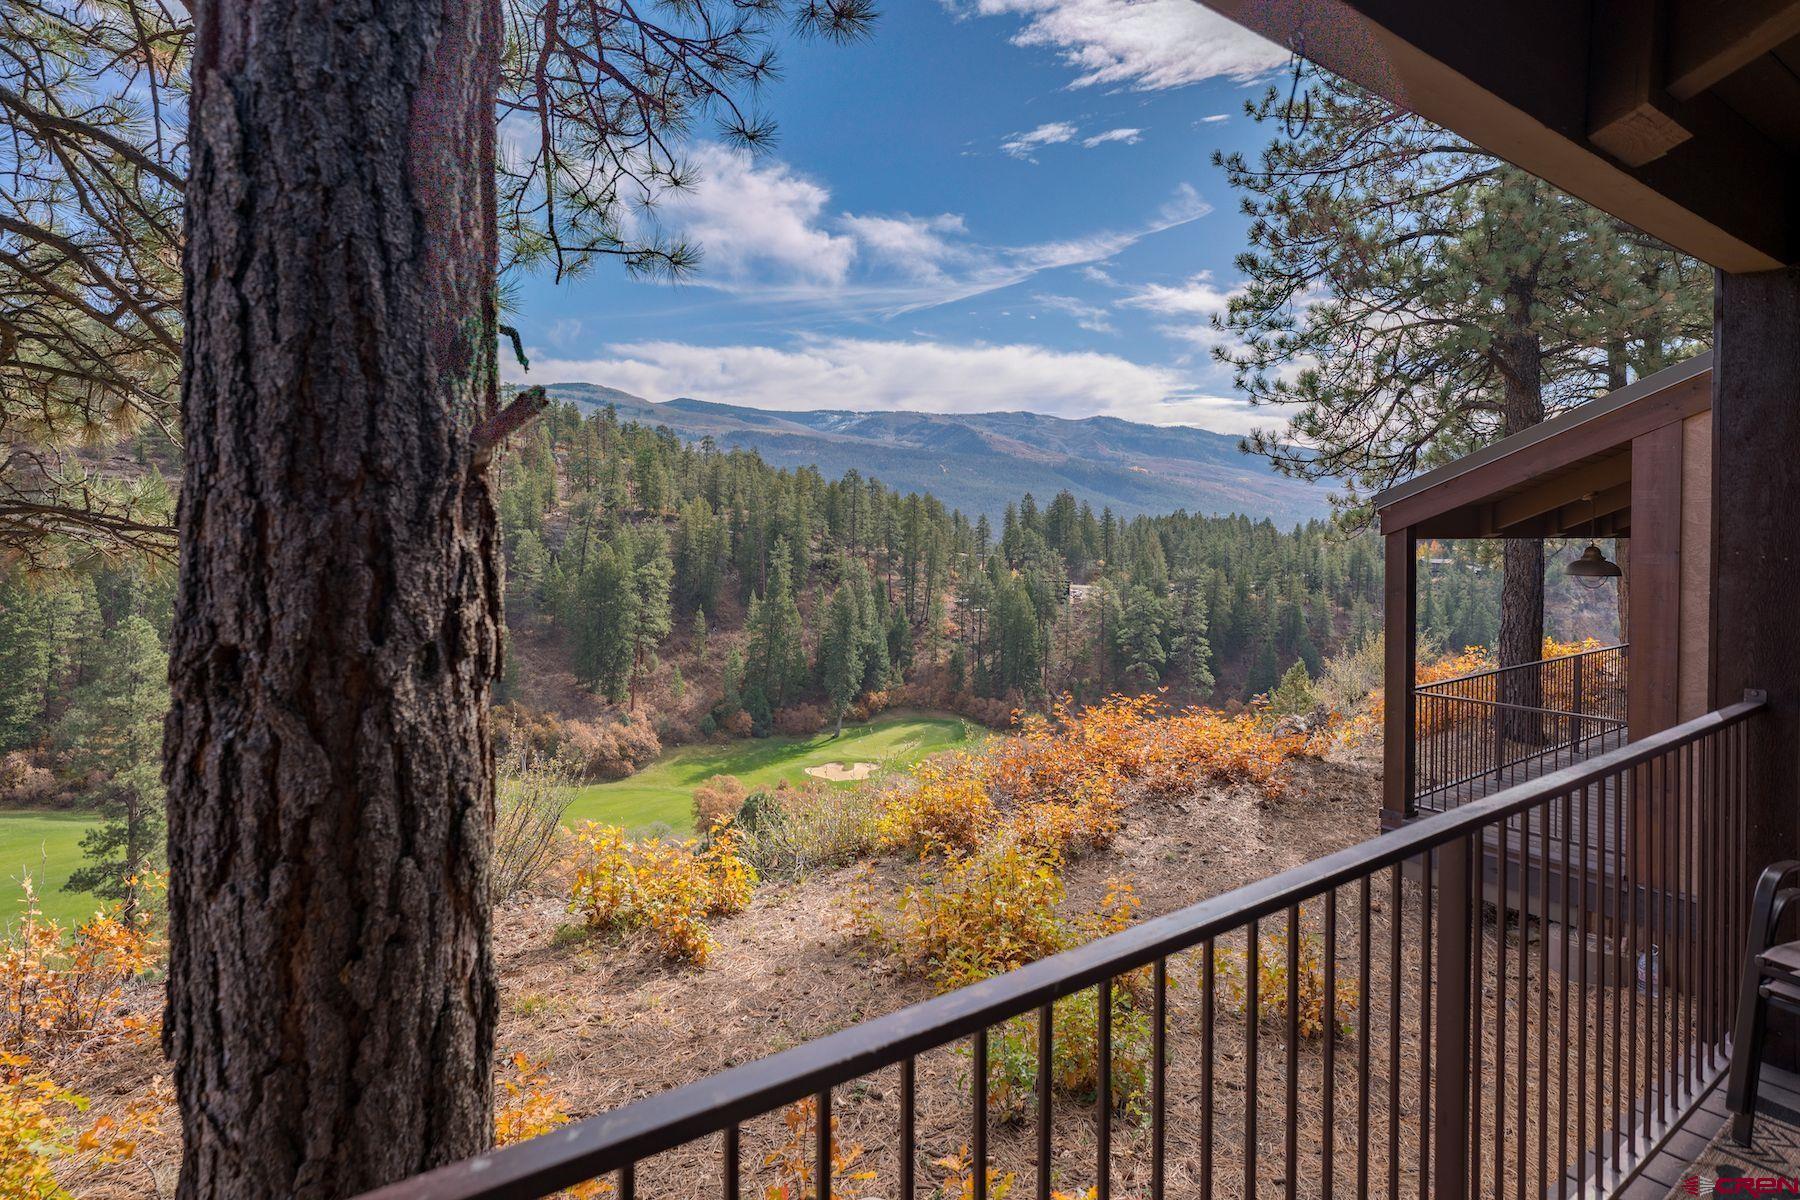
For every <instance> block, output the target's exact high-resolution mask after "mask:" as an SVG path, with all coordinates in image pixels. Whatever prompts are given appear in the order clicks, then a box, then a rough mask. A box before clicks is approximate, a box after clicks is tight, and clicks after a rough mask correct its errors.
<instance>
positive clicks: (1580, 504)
mask: <svg viewBox="0 0 1800 1200" xmlns="http://www.w3.org/2000/svg"><path fill="white" fill-rule="evenodd" d="M1630 511H1631V480H1629V479H1627V480H1626V481H1625V482H1624V483H1620V484H1615V485H1614V486H1612V487H1610V488H1607V489H1606V490H1605V491H1603V492H1596V493H1595V494H1594V498H1593V499H1592V500H1576V501H1574V502H1573V503H1570V504H1565V505H1563V506H1562V507H1561V508H1559V509H1557V510H1556V512H1554V513H1552V514H1551V515H1550V525H1549V528H1550V529H1551V530H1552V531H1553V532H1551V533H1550V534H1548V535H1547V536H1549V537H1572V536H1574V535H1576V534H1580V535H1581V536H1583V537H1586V536H1588V528H1589V527H1590V526H1592V527H1593V531H1594V532H1593V536H1594V537H1597V538H1602V537H1611V536H1613V534H1612V532H1611V531H1612V530H1615V529H1617V528H1618V522H1617V521H1616V520H1614V518H1615V517H1617V516H1618V515H1619V514H1620V513H1623V512H1630Z"/></svg>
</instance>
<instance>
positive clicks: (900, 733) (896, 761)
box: [564, 712, 986, 832]
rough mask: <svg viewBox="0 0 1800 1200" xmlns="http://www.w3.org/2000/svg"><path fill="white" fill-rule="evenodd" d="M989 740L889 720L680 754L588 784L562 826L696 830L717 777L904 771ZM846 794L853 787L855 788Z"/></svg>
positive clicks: (907, 716)
mask: <svg viewBox="0 0 1800 1200" xmlns="http://www.w3.org/2000/svg"><path fill="white" fill-rule="evenodd" d="M985 736H986V734H985V733H984V732H983V731H982V730H981V729H980V727H979V726H976V725H974V724H972V723H970V722H968V721H965V720H963V719H962V718H960V717H946V716H940V715H935V714H929V713H918V712H894V713H884V714H883V715H881V716H879V717H876V718H875V719H874V720H872V721H869V722H867V723H866V724H862V725H846V726H844V733H843V736H842V737H836V738H834V737H832V735H831V731H830V730H826V731H825V732H823V733H818V734H814V735H813V736H812V737H768V738H750V739H744V740H739V741H731V742H720V743H710V742H709V743H706V744H703V745H698V746H678V747H676V748H675V749H674V750H671V751H669V752H668V753H667V754H665V755H663V756H662V757H661V758H659V759H657V760H656V761H655V762H653V763H651V764H650V765H649V766H647V767H645V768H644V769H643V770H641V771H639V772H638V773H637V774H636V775H632V776H630V777H628V778H625V779H619V780H615V781H613V782H610V783H596V784H590V785H589V786H587V787H584V788H582V789H580V790H579V791H578V792H576V794H575V802H574V803H573V804H571V805H570V806H569V811H568V814H567V816H566V817H565V818H564V820H565V821H567V822H568V824H570V825H575V824H577V823H579V822H582V821H603V822H605V823H607V824H609V825H622V826H624V827H625V828H627V829H642V828H644V827H645V826H647V825H654V824H655V823H657V822H658V821H661V822H664V823H666V824H668V825H669V826H670V827H671V828H673V829H675V830H676V831H678V832H686V831H688V830H691V829H692V828H693V824H694V814H693V808H692V804H693V798H694V789H695V788H697V787H699V786H700V785H701V784H702V783H704V782H706V780H708V779H710V778H711V777H712V776H714V775H735V776H737V778H738V779H740V780H742V781H743V783H744V786H745V787H748V788H752V789H755V788H766V787H772V786H774V785H775V784H776V783H779V782H781V781H782V780H786V781H787V782H789V783H795V784H797V783H802V782H805V781H806V780H807V775H806V768H808V767H819V766H824V765H825V764H827V763H845V764H854V763H875V764H877V765H878V766H881V767H907V766H911V765H912V764H913V763H916V762H918V761H919V760H920V759H922V758H925V757H926V756H928V755H931V754H936V753H937V752H938V751H940V750H951V749H954V748H956V747H958V746H963V745H973V744H974V743H975V742H977V741H979V740H980V739H982V738H983V737H985ZM841 786H844V787H849V786H851V785H850V784H843V785H841Z"/></svg>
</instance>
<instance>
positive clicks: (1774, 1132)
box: [1618, 1067, 1800, 1200]
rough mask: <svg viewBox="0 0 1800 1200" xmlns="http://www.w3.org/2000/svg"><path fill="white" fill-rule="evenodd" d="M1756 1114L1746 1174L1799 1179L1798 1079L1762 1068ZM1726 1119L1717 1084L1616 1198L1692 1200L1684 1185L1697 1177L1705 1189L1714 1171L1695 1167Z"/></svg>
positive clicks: (1721, 1088)
mask: <svg viewBox="0 0 1800 1200" xmlns="http://www.w3.org/2000/svg"><path fill="white" fill-rule="evenodd" d="M1756 1111H1757V1124H1756V1133H1755V1137H1754V1139H1753V1143H1752V1151H1751V1154H1750V1155H1749V1156H1748V1158H1747V1160H1746V1162H1747V1164H1753V1167H1752V1166H1750V1165H1747V1166H1746V1173H1753V1174H1755V1175H1758V1176H1766V1175H1767V1173H1768V1172H1769V1171H1771V1170H1773V1171H1775V1172H1777V1173H1779V1174H1784V1175H1787V1176H1789V1177H1793V1178H1800V1075H1795V1074H1793V1073H1792V1072H1790V1071H1782V1070H1778V1069H1776V1068H1774V1067H1764V1068H1763V1082H1762V1086H1761V1087H1760V1088H1759V1089H1758V1092H1757V1105H1756ZM1726 1115H1727V1114H1726V1112H1725V1084H1724V1082H1723V1080H1721V1081H1720V1082H1719V1083H1718V1084H1716V1085H1715V1086H1714V1087H1713V1088H1712V1089H1711V1090H1710V1091H1708V1092H1707V1094H1706V1095H1705V1097H1704V1098H1703V1099H1702V1100H1701V1102H1700V1104H1699V1106H1698V1107H1696V1108H1695V1109H1694V1110H1693V1111H1692V1112H1691V1113H1689V1114H1688V1117H1687V1119H1686V1120H1685V1121H1683V1122H1682V1123H1681V1125H1680V1126H1679V1127H1678V1128H1677V1129H1676V1131H1675V1132H1674V1133H1673V1134H1671V1135H1670V1137H1669V1138H1668V1140H1667V1141H1665V1142H1664V1143H1663V1145H1662V1147H1661V1149H1659V1150H1658V1151H1657V1152H1656V1154H1654V1155H1653V1156H1651V1158H1650V1160H1649V1161H1648V1162H1646V1163H1645V1164H1644V1166H1643V1168H1642V1169H1641V1170H1640V1171H1639V1172H1638V1173H1637V1176H1636V1177H1635V1178H1634V1179H1632V1180H1631V1181H1630V1182H1628V1183H1627V1184H1626V1185H1625V1187H1624V1189H1623V1190H1622V1191H1620V1192H1619V1193H1618V1195H1619V1196H1620V1197H1621V1200H1663V1198H1664V1197H1666V1196H1671V1195H1674V1196H1683V1195H1691V1194H1693V1193H1690V1192H1688V1191H1687V1190H1686V1188H1685V1186H1684V1185H1685V1183H1686V1181H1687V1180H1688V1179H1689V1178H1691V1177H1694V1176H1695V1175H1696V1174H1697V1173H1698V1174H1700V1176H1701V1178H1703V1179H1705V1180H1706V1182H1707V1184H1708V1185H1710V1183H1711V1175H1712V1174H1713V1171H1712V1170H1711V1169H1708V1170H1706V1171H1704V1172H1701V1170H1700V1168H1698V1167H1697V1166H1696V1163H1697V1162H1698V1161H1699V1160H1700V1159H1701V1158H1702V1156H1704V1155H1705V1153H1706V1149H1707V1147H1708V1146H1709V1145H1711V1144H1712V1141H1713V1139H1714V1138H1715V1137H1717V1136H1718V1135H1719V1133H1720V1132H1721V1131H1722V1130H1723V1129H1724V1127H1725V1121H1726ZM1708 1190H1710V1188H1709V1189H1708ZM1782 1194H1787V1193H1782Z"/></svg>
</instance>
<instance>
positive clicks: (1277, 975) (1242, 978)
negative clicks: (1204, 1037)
mask: <svg viewBox="0 0 1800 1200" xmlns="http://www.w3.org/2000/svg"><path fill="white" fill-rule="evenodd" d="M1295 961H1296V966H1297V968H1298V970H1297V974H1296V979H1297V981H1298V982H1297V988H1296V996H1297V998H1298V1001H1299V1003H1298V1006H1297V1008H1296V1012H1297V1014H1298V1021H1297V1026H1298V1028H1299V1030H1300V1036H1301V1037H1302V1038H1305V1039H1306V1040H1308V1041H1316V1040H1317V1039H1319V1038H1322V1037H1324V1036H1325V1028H1326V1025H1327V1023H1328V1022H1332V1021H1335V1022H1336V1023H1337V1029H1338V1032H1339V1033H1340V1034H1342V1035H1348V1034H1349V1033H1350V1032H1351V1020H1350V1017H1351V1014H1352V1013H1354V1012H1355V1011H1356V1005H1357V1001H1358V999H1359V996H1358V991H1357V986H1356V983H1355V981H1354V980H1350V979H1346V978H1345V977H1344V974H1343V972H1341V971H1340V972H1339V973H1338V976H1337V978H1336V980H1335V981H1334V982H1335V984H1336V987H1335V990H1336V993H1337V995H1336V997H1335V1000H1332V999H1329V998H1328V996H1327V991H1326V987H1325V939H1324V938H1322V937H1320V936H1319V935H1318V934H1316V933H1312V932H1310V931H1308V930H1306V929H1305V928H1304V926H1303V927H1302V929H1301V931H1300V941H1299V944H1298V947H1297V953H1296V956H1295ZM1213 962H1214V970H1215V972H1216V976H1217V980H1218V982H1219V984H1221V985H1222V986H1223V987H1224V990H1225V997H1226V1002H1227V1005H1228V1006H1229V1007H1230V1008H1231V1009H1233V1010H1234V1011H1236V1012H1237V1013H1238V1014H1239V1015H1242V1014H1243V1013H1244V1010H1245V1008H1246V1007H1247V1006H1248V1005H1249V985H1248V973H1249V969H1250V963H1249V954H1248V952H1247V951H1245V950H1241V949H1238V948H1237V947H1234V946H1218V947H1215V948H1214V951H1213ZM1287 993H1288V932H1287V929H1286V928H1285V927H1284V928H1281V929H1278V930H1276V931H1275V932H1273V933H1270V934H1265V935H1263V936H1262V937H1261V938H1260V939H1259V940H1258V942H1257V954H1256V1008H1257V1014H1256V1019H1257V1023H1258V1024H1260V1025H1270V1026H1281V1027H1285V1026H1286V1024H1287V1017H1288V994H1287Z"/></svg>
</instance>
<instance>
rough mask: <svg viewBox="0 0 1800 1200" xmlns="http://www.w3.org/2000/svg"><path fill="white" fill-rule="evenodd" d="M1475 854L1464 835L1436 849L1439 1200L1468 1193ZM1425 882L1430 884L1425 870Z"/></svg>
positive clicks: (1434, 1040)
mask: <svg viewBox="0 0 1800 1200" xmlns="http://www.w3.org/2000/svg"><path fill="white" fill-rule="evenodd" d="M1474 856H1475V843H1474V839H1473V838H1469V837H1460V838H1457V839H1456V840H1455V841H1453V842H1450V843H1448V844H1446V845H1444V846H1442V847H1440V848H1439V849H1438V850H1437V851H1436V854H1435V857H1436V858H1437V905H1438V918H1437V919H1438V925H1437V937H1436V939H1435V940H1436V951H1437V963H1436V967H1437V997H1436V999H1437V1003H1436V1004H1435V1005H1434V1006H1433V1009H1432V1037H1431V1046H1430V1052H1431V1053H1432V1058H1433V1060H1434V1062H1435V1064H1436V1068H1437V1076H1436V1078H1435V1079H1434V1080H1433V1087H1434V1094H1433V1102H1432V1114H1431V1117H1432V1121H1431V1141H1432V1155H1431V1162H1432V1181H1431V1194H1432V1195H1433V1196H1435V1197H1437V1198H1438V1200H1461V1198H1462V1197H1464V1196H1467V1195H1468V1194H1469V1134H1470V1131H1469V1027H1470V1020H1469V1013H1470V1011H1471V1009H1472V1007H1473V1006H1474V1005H1475V1004H1476V1003H1479V1001H1478V1000H1477V999H1476V998H1475V996H1474V995H1473V994H1472V992H1471V990H1470V979H1469V966H1470V963H1471V962H1472V961H1473V955H1472V954H1471V953H1470V939H1471V938H1474V937H1479V936H1481V931H1480V930H1479V929H1478V928H1472V927H1471V920H1470V918H1471V916H1472V915H1473V913H1474V905H1473V904H1472V903H1470V896H1469V893H1470V891H1471V884H1472V882H1473V880H1474V872H1475V871H1476V870H1480V869H1481V868H1480V867H1479V866H1472V865H1471V862H1470V860H1471V859H1472V858H1473V857H1474ZM1426 884H1427V886H1429V885H1430V873H1429V872H1427V878H1426ZM1396 915H1398V914H1396ZM1422 1049H1423V1048H1422ZM1521 1052H1522V1048H1521ZM1494 1152H1495V1153H1496V1154H1497V1153H1499V1152H1500V1150H1499V1148H1498V1147H1495V1149H1494Z"/></svg>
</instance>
